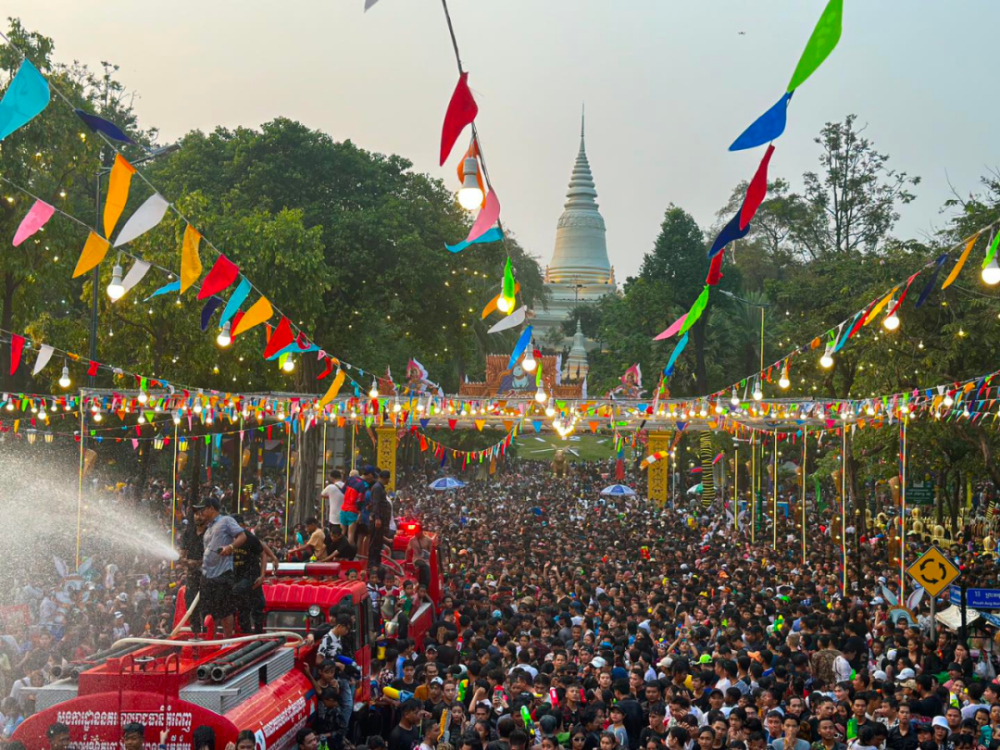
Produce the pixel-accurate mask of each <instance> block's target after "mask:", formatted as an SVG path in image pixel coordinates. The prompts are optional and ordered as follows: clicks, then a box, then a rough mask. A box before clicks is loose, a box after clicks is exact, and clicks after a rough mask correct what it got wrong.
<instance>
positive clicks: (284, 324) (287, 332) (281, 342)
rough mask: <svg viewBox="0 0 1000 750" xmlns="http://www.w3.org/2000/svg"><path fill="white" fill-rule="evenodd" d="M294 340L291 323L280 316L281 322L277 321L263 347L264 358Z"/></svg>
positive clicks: (272, 354)
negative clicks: (276, 325) (269, 338)
mask: <svg viewBox="0 0 1000 750" xmlns="http://www.w3.org/2000/svg"><path fill="white" fill-rule="evenodd" d="M294 340H295V337H294V336H293V335H292V324H291V321H289V320H288V318H285V317H282V318H281V322H280V323H278V327H277V328H275V329H274V333H272V334H271V340H270V341H268V342H267V346H266V347H264V359H268V358H270V357H272V356H274V355H275V354H277V353H278V352H280V351H281V350H282V349H284V348H285V347H286V346H288V345H289V344H291V343H292V342H293V341H294Z"/></svg>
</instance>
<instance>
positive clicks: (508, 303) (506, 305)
mask: <svg viewBox="0 0 1000 750" xmlns="http://www.w3.org/2000/svg"><path fill="white" fill-rule="evenodd" d="M513 309H514V301H513V300H510V299H507V298H506V297H504V296H503V295H502V294H501V295H500V297H499V298H498V299H497V310H499V311H500V312H502V313H509V312H510V311H511V310H513Z"/></svg>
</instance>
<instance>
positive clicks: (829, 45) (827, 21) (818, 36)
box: [788, 0, 844, 93]
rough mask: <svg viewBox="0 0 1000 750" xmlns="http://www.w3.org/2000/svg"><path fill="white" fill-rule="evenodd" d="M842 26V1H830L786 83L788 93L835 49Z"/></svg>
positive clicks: (814, 70) (803, 80)
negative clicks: (790, 77) (790, 78)
mask: <svg viewBox="0 0 1000 750" xmlns="http://www.w3.org/2000/svg"><path fill="white" fill-rule="evenodd" d="M843 25H844V0H830V2H829V3H827V5H826V8H825V9H824V10H823V15H821V16H820V17H819V21H817V22H816V28H815V29H813V33H812V36H810V37H809V41H808V42H806V48H805V49H804V50H803V51H802V57H800V58H799V64H798V65H796V66H795V72H794V73H792V80H790V81H789V82H788V91H789V93H790V92H792V91H795V89H797V88H798V87H799V86H801V85H802V84H803V83H805V82H806V79H808V78H809V76H811V75H812V74H813V73H815V72H816V69H817V68H819V66H820V65H822V64H823V61H824V60H826V58H828V57H829V56H830V53H831V52H833V50H834V49H835V48H836V47H837V43H838V42H839V41H840V35H841V33H842V31H843Z"/></svg>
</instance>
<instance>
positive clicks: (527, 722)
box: [521, 706, 535, 737]
mask: <svg viewBox="0 0 1000 750" xmlns="http://www.w3.org/2000/svg"><path fill="white" fill-rule="evenodd" d="M521 721H523V722H524V730H525V731H526V732H527V733H528V734H529V735H531V736H532V737H534V736H535V722H534V721H532V720H531V711H529V710H528V707H527V706H521Z"/></svg>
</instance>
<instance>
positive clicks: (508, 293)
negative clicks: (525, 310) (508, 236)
mask: <svg viewBox="0 0 1000 750" xmlns="http://www.w3.org/2000/svg"><path fill="white" fill-rule="evenodd" d="M515 289H516V285H515V283H514V267H513V266H512V265H511V262H510V258H509V257H508V258H507V262H506V263H505V264H504V267H503V284H502V285H501V287H500V297H499V298H498V299H497V309H498V310H499V311H500V312H502V313H504V314H510V313H511V312H512V311H513V310H514V305H515V304H517V298H516V296H515V294H516V292H515V291H514V290H515Z"/></svg>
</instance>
